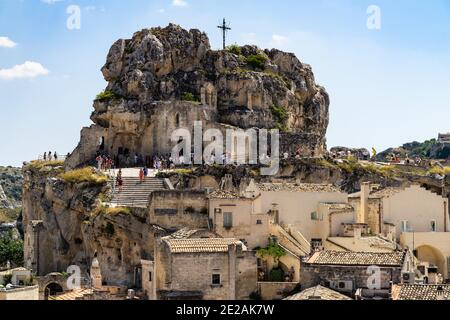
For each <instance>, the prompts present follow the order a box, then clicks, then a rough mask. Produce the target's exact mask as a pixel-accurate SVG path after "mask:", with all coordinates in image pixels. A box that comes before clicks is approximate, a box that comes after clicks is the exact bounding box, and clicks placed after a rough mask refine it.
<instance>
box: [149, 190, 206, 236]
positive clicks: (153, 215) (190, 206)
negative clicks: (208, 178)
mask: <svg viewBox="0 0 450 320" xmlns="http://www.w3.org/2000/svg"><path fill="white" fill-rule="evenodd" d="M148 212H149V213H148V214H149V222H150V223H152V224H156V225H159V226H161V227H163V228H170V229H182V228H192V229H206V228H208V205H207V199H206V193H205V192H203V191H178V190H170V191H156V192H153V193H152V194H151V195H150V202H149V211H148Z"/></svg>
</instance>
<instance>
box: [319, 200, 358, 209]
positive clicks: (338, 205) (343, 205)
mask: <svg viewBox="0 0 450 320" xmlns="http://www.w3.org/2000/svg"><path fill="white" fill-rule="evenodd" d="M320 205H321V206H323V207H327V208H328V209H330V210H343V211H347V210H353V209H354V208H353V207H352V206H351V205H349V204H348V203H326V202H321V203H320Z"/></svg>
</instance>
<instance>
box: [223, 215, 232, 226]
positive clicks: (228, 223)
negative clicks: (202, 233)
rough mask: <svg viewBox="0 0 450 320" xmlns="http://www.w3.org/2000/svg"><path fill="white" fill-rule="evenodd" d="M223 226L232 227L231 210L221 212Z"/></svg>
mask: <svg viewBox="0 0 450 320" xmlns="http://www.w3.org/2000/svg"><path fill="white" fill-rule="evenodd" d="M223 227H224V228H232V227H233V214H232V213H231V212H225V213H224V214H223Z"/></svg>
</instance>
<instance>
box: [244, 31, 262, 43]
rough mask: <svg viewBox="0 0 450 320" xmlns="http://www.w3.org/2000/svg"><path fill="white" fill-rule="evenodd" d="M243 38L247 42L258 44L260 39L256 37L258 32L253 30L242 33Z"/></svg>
mask: <svg viewBox="0 0 450 320" xmlns="http://www.w3.org/2000/svg"><path fill="white" fill-rule="evenodd" d="M241 38H242V40H243V42H244V43H245V44H252V45H258V43H259V41H258V39H257V37H256V34H255V33H253V32H250V33H244V34H242V35H241Z"/></svg>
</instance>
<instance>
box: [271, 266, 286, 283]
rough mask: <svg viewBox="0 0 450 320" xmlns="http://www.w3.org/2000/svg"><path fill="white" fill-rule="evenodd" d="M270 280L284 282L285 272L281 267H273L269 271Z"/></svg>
mask: <svg viewBox="0 0 450 320" xmlns="http://www.w3.org/2000/svg"><path fill="white" fill-rule="evenodd" d="M269 281H270V282H283V281H284V272H283V270H281V269H272V270H271V271H270V273H269Z"/></svg>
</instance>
